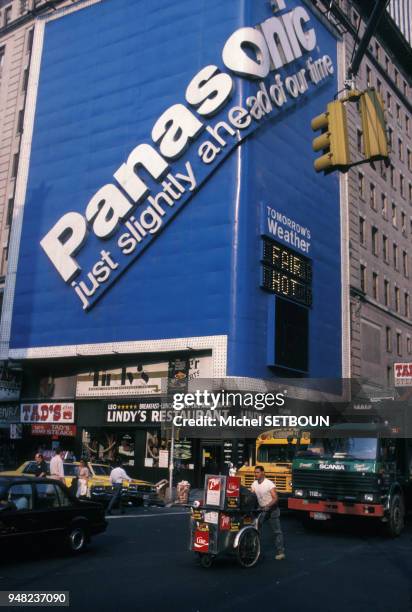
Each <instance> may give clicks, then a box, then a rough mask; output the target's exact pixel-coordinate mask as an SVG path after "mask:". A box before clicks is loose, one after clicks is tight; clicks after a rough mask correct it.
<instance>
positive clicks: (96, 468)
mask: <svg viewBox="0 0 412 612" xmlns="http://www.w3.org/2000/svg"><path fill="white" fill-rule="evenodd" d="M91 466H92V469H93V472H94V473H95V475H96V476H110V472H111V468H110V466H109V465H96V463H92V464H91Z"/></svg>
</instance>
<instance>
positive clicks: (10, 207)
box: [6, 198, 14, 226]
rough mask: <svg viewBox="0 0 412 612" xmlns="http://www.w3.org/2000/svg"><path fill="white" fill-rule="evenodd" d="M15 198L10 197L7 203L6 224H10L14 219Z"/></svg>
mask: <svg viewBox="0 0 412 612" xmlns="http://www.w3.org/2000/svg"><path fill="white" fill-rule="evenodd" d="M13 210H14V198H10V199H9V201H8V204H7V216H6V225H8V226H10V225H11V223H12V221H13Z"/></svg>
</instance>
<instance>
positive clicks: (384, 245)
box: [382, 234, 389, 263]
mask: <svg viewBox="0 0 412 612" xmlns="http://www.w3.org/2000/svg"><path fill="white" fill-rule="evenodd" d="M382 251H383V259H384V261H385V262H386V263H388V262H389V244H388V238H387V236H385V234H384V235H383V236H382Z"/></svg>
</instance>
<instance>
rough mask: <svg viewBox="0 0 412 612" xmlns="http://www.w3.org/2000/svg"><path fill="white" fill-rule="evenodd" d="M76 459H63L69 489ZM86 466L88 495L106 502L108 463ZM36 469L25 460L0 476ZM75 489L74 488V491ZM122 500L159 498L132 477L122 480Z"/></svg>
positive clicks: (28, 473)
mask: <svg viewBox="0 0 412 612" xmlns="http://www.w3.org/2000/svg"><path fill="white" fill-rule="evenodd" d="M46 465H47V471H48V472H49V461H46ZM79 465H80V464H79V462H78V461H71V462H69V461H64V462H63V469H64V481H65V484H66V486H67V487H68V488H69V489H70V488H72V490H73V488H74V487H75V484H76V483H75V482H73V480H74V479H75V478H77V476H78V470H79ZM87 467H88V468H89V471H90V478H89V496H90V498H91V499H92V500H94V501H100V502H101V503H107V502H108V501H109V500H110V499H111V497H112V492H113V487H112V485H111V484H110V472H111V469H112V468H111V467H110V465H107V464H104V463H94V462H89V463H87ZM35 470H36V462H35V461H25V462H24V463H23V464H22V465H20V466H19V467H18V468H17V469H15V470H12V471H7V472H0V476H21V475H24V476H34V474H35ZM75 492H76V490H74V493H75ZM122 500H123V503H126V504H131V505H134V506H139V505H141V504H143V503H145V502H146V503H148V504H158V503H160V498H159V496H158V492H157V489H156V486H155V485H154V484H152V483H150V482H147V481H145V480H139V479H135V478H133V479H132V480H130V481H127V480H125V481H124V482H123V489H122Z"/></svg>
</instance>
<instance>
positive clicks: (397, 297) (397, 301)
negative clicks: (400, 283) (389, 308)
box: [394, 287, 401, 312]
mask: <svg viewBox="0 0 412 612" xmlns="http://www.w3.org/2000/svg"><path fill="white" fill-rule="evenodd" d="M394 295H395V310H396V312H400V310H401V292H400V290H399V287H395V294H394Z"/></svg>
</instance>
